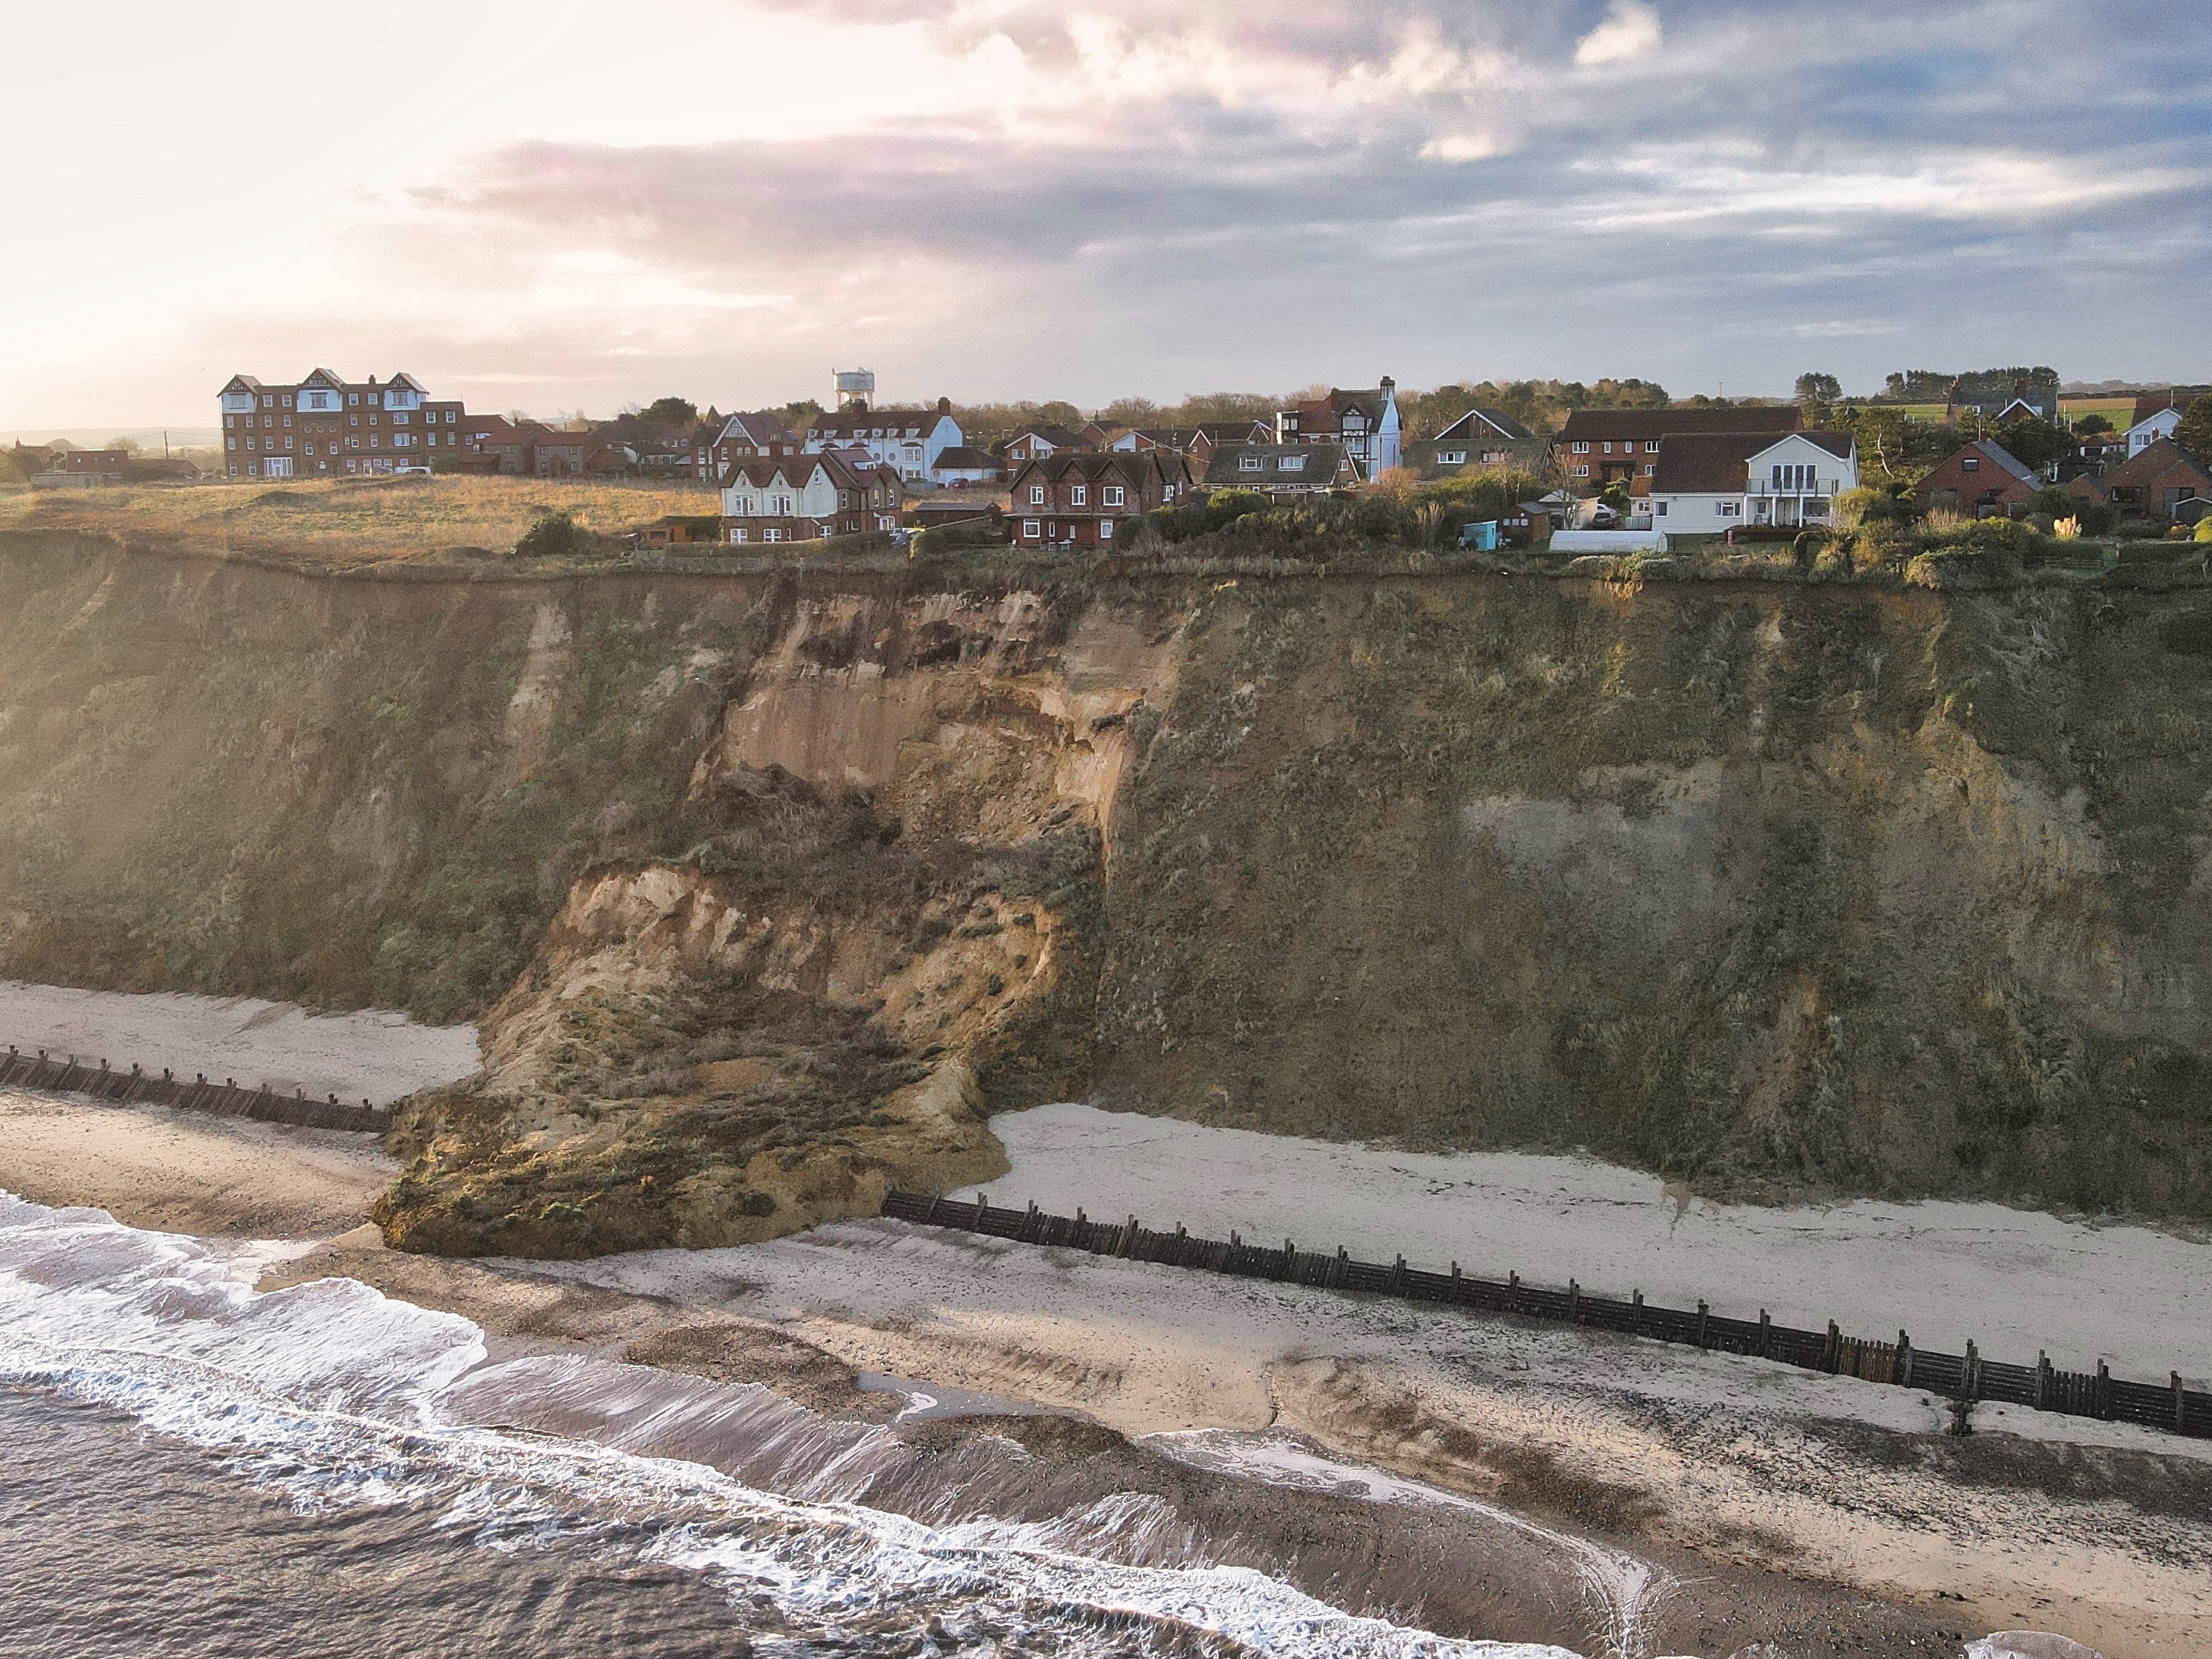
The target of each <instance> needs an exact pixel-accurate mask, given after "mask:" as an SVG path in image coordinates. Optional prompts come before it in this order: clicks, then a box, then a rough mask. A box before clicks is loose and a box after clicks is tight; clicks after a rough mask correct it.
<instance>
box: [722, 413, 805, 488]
mask: <svg viewBox="0 0 2212 1659" xmlns="http://www.w3.org/2000/svg"><path fill="white" fill-rule="evenodd" d="M799 447H800V439H799V435H798V434H797V433H796V432H793V430H792V429H791V428H789V427H788V426H787V425H785V424H784V421H783V416H781V415H773V414H770V413H769V411H768V410H755V411H754V412H753V413H751V414H750V415H744V414H740V415H732V416H730V417H729V419H727V420H726V421H724V422H722V426H721V429H720V431H719V432H717V433H716V434H715V435H714V441H713V443H712V445H711V446H710V447H709V453H708V472H707V474H706V476H707V477H710V478H715V479H720V478H723V477H727V476H728V474H729V471H730V469H731V468H732V466H735V465H737V464H738V462H739V461H750V460H757V459H759V458H760V457H762V456H763V455H795V454H797V453H799Z"/></svg>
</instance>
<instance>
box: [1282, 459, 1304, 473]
mask: <svg viewBox="0 0 2212 1659" xmlns="http://www.w3.org/2000/svg"><path fill="white" fill-rule="evenodd" d="M1279 466H1280V468H1281V470H1282V471H1285V472H1303V471H1305V470H1306V458H1305V457H1304V456H1303V455H1285V456H1284V457H1283V459H1282V460H1281V461H1280V462H1279Z"/></svg>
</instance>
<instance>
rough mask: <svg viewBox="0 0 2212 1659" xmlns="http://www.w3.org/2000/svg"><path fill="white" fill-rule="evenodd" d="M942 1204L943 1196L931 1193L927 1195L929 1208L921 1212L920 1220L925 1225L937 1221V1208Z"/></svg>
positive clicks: (938, 1193) (939, 1193) (934, 1192)
mask: <svg viewBox="0 0 2212 1659" xmlns="http://www.w3.org/2000/svg"><path fill="white" fill-rule="evenodd" d="M943 1202H945V1194H943V1193H941V1192H937V1191H932V1192H931V1194H929V1208H928V1209H927V1210H926V1211H924V1212H922V1217H921V1218H922V1220H923V1221H924V1222H926V1223H930V1222H934V1221H935V1220H936V1219H937V1206H939V1205H940V1204H942V1203H943Z"/></svg>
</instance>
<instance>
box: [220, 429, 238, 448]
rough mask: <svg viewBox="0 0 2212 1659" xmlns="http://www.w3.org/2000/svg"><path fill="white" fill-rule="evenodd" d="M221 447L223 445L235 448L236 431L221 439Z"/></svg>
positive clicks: (236, 442)
mask: <svg viewBox="0 0 2212 1659" xmlns="http://www.w3.org/2000/svg"><path fill="white" fill-rule="evenodd" d="M222 447H224V448H225V449H235V448H237V447H238V435H237V434H236V433H233V434H232V435H230V436H229V437H228V438H225V439H224V440H223V441H222Z"/></svg>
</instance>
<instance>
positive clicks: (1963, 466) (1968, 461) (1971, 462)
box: [1959, 455, 1982, 472]
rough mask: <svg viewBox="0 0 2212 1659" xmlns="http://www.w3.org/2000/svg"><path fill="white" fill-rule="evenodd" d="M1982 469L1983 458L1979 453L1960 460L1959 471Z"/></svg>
mask: <svg viewBox="0 0 2212 1659" xmlns="http://www.w3.org/2000/svg"><path fill="white" fill-rule="evenodd" d="M1981 470H1982V458H1981V457H1980V456H1978V455H1967V456H1965V457H1962V458H1961V459H1960V462H1959V471H1961V472H1979V471H1981Z"/></svg>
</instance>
